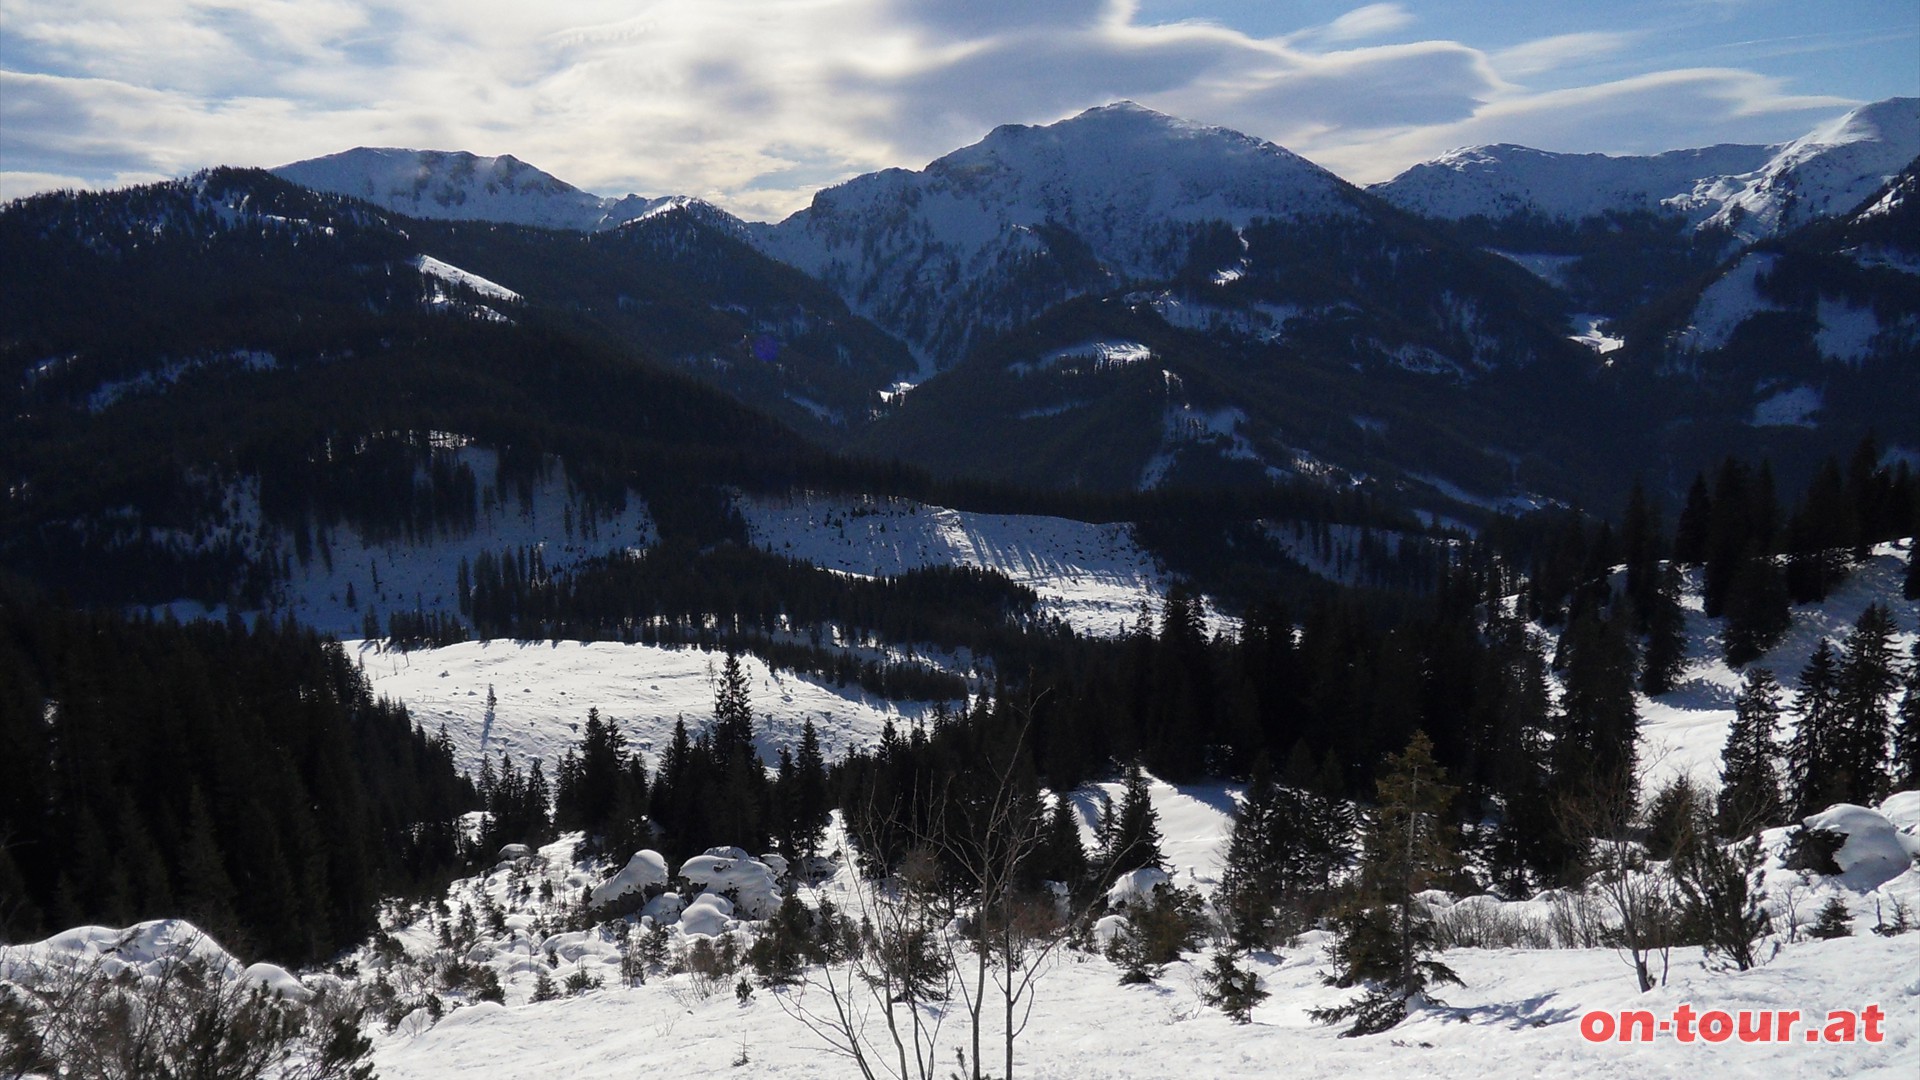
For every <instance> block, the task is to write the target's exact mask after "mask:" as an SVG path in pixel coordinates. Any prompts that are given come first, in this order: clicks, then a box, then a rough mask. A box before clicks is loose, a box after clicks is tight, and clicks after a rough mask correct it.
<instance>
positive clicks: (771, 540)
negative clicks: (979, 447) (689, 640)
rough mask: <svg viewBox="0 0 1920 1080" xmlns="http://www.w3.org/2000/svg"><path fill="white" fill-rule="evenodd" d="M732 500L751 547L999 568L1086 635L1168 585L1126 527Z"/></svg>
mask: <svg viewBox="0 0 1920 1080" xmlns="http://www.w3.org/2000/svg"><path fill="white" fill-rule="evenodd" d="M736 505H737V509H738V510H739V512H740V515H741V516H742V517H743V518H745V519H746V522H747V532H748V534H749V536H751V538H752V540H753V543H754V544H755V545H756V546H758V547H761V548H764V549H766V550H768V551H770V552H772V553H773V554H775V555H784V556H787V557H789V558H794V559H801V560H804V561H806V562H809V563H812V564H813V565H815V566H824V567H826V568H827V569H829V570H841V571H845V572H847V573H853V574H863V575H867V576H872V577H891V576H893V575H896V574H901V573H904V572H906V571H908V570H915V569H919V568H922V567H928V566H978V567H986V568H988V569H993V570H998V571H1000V572H1001V573H1003V574H1005V575H1007V576H1008V577H1009V578H1012V579H1013V580H1014V581H1016V582H1018V583H1020V584H1022V585H1026V586H1028V587H1030V588H1032V589H1033V590H1034V591H1035V592H1037V593H1039V594H1040V598H1041V602H1042V604H1043V606H1044V609H1045V610H1046V611H1047V612H1048V613H1049V614H1052V615H1057V616H1058V617H1059V618H1061V619H1062V620H1063V621H1065V622H1066V624H1067V625H1069V626H1071V627H1073V628H1074V629H1075V630H1077V631H1079V632H1080V633H1084V634H1116V633H1119V632H1121V631H1123V630H1124V629H1126V628H1127V627H1129V626H1131V625H1132V624H1133V621H1134V619H1135V617H1136V616H1137V615H1138V614H1139V611H1140V605H1141V602H1142V601H1147V602H1149V605H1150V607H1151V608H1152V610H1153V613H1154V615H1155V616H1156V618H1157V617H1158V615H1159V611H1160V602H1161V600H1162V599H1163V598H1164V597H1165V595H1166V591H1167V588H1168V585H1169V584H1170V579H1169V578H1168V575H1167V574H1166V573H1164V572H1163V571H1162V570H1161V569H1160V568H1159V566H1158V565H1156V563H1155V561H1154V559H1153V556H1151V555H1149V554H1148V553H1147V552H1146V551H1145V550H1144V549H1142V548H1141V547H1140V545H1139V544H1138V543H1137V542H1135V540H1134V539H1133V534H1132V531H1131V529H1130V528H1129V527H1128V526H1127V525H1125V524H1123V523H1108V524H1089V523H1087V522H1084V521H1073V520H1070V519H1068V518H1057V517H1041V516H1037V515H1022V514H978V513H973V512H970V511H965V510H950V509H947V508H945V507H939V506H930V505H927V504H925V503H917V502H910V501H908V500H905V499H871V498H845V497H840V496H798V497H794V498H781V499H761V498H743V499H741V500H739V502H738V503H737V504H736ZM1213 622H1214V625H1215V628H1216V629H1219V628H1224V627H1225V626H1227V625H1229V623H1228V621H1227V620H1224V619H1220V618H1217V617H1216V618H1215V619H1214V620H1213Z"/></svg>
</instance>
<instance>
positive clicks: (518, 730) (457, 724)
mask: <svg viewBox="0 0 1920 1080" xmlns="http://www.w3.org/2000/svg"><path fill="white" fill-rule="evenodd" d="M346 648H347V650H348V652H349V655H354V656H357V657H358V658H359V660H360V663H361V664H362V666H363V667H364V668H365V669H366V673H367V678H368V680H369V681H371V682H372V684H373V689H374V692H375V693H376V694H383V695H386V696H387V697H392V698H398V699H400V700H402V701H404V702H406V703H407V710H408V712H410V713H411V714H412V716H413V718H414V719H415V720H416V721H418V722H419V723H420V724H421V725H423V726H424V727H425V728H426V729H427V731H428V732H429V733H432V732H433V731H435V730H436V729H437V728H438V727H439V726H440V725H441V724H445V725H446V727H447V734H448V735H449V736H450V737H451V738H452V739H453V745H454V747H455V749H456V751H457V755H458V760H457V761H456V767H457V768H460V769H462V770H466V771H469V772H472V771H475V770H478V769H479V767H480V758H481V756H482V755H485V756H487V757H498V756H499V755H500V753H501V752H502V751H505V752H506V753H509V754H512V755H513V758H514V761H515V762H516V763H518V764H519V766H520V767H521V768H523V769H524V768H526V767H527V763H528V759H529V758H541V759H544V760H545V761H546V768H547V771H548V775H549V776H551V775H552V770H553V766H554V763H555V762H556V761H558V760H559V758H560V756H561V755H562V754H564V753H566V752H567V750H568V748H570V747H572V746H573V745H574V744H575V743H577V742H579V740H580V728H581V726H582V725H584V724H585V723H586V720H587V710H588V709H590V708H598V709H599V710H600V715H601V717H602V718H603V719H607V720H611V721H613V722H614V723H616V724H618V725H619V727H620V730H621V731H622V732H624V733H625V734H626V736H627V739H628V742H629V743H630V744H631V745H632V746H634V747H636V748H638V749H640V750H643V751H646V752H647V757H648V764H649V765H650V766H651V765H653V764H657V760H658V755H659V753H660V752H661V751H664V750H665V749H666V746H667V743H668V742H670V741H671V740H672V738H673V723H674V720H675V719H676V718H679V717H685V718H686V721H687V730H688V731H689V732H690V733H697V732H699V731H700V729H701V728H703V727H704V726H706V725H707V724H709V723H711V722H712V719H713V691H714V687H715V686H716V685H717V681H718V677H719V671H720V666H721V664H722V663H723V662H724V661H725V656H724V654H721V653H717V652H702V651H700V650H699V649H697V648H692V647H681V648H669V647H663V646H655V645H623V644H620V643H618V642H577V641H553V642H533V643H522V642H514V641H507V640H498V641H469V642H463V643H461V644H458V645H449V646H447V647H445V648H439V649H416V650H413V651H412V652H383V651H381V650H380V649H379V648H377V647H376V646H375V645H372V644H369V643H367V642H362V641H349V642H347V643H346ZM740 664H741V667H742V668H743V669H744V670H745V671H746V673H747V678H748V681H749V685H750V689H751V693H752V700H753V712H754V736H755V743H756V744H757V746H758V747H759V750H760V756H761V757H762V758H763V759H765V760H766V761H768V762H772V761H774V760H775V759H776V758H777V757H778V756H779V753H780V747H782V746H791V747H793V748H795V749H798V748H799V746H800V729H801V726H802V725H803V724H805V723H806V721H807V720H809V719H810V720H812V721H813V726H814V729H815V730H816V731H817V732H818V733H819V735H820V746H821V749H822V750H823V751H824V752H825V753H826V755H827V756H828V757H829V758H838V757H841V756H842V755H844V754H845V753H846V751H847V750H848V749H850V748H852V747H855V746H866V745H868V744H870V743H873V742H877V741H878V740H879V738H880V729H881V728H882V727H883V726H884V725H885V724H886V722H887V720H888V718H892V719H893V720H894V722H895V723H896V724H897V725H899V726H900V727H901V728H902V729H903V730H904V729H905V728H906V727H907V726H909V725H910V724H911V723H912V721H913V719H914V718H916V717H918V716H920V715H921V714H922V712H923V711H924V710H925V709H926V708H927V706H926V705H924V704H918V703H910V702H909V703H902V702H892V701H886V700H883V699H881V698H876V697H873V696H872V695H869V694H865V693H863V692H862V691H861V690H860V688H859V687H858V686H854V685H848V686H846V687H844V688H841V687H835V686H834V685H832V683H830V682H825V681H822V680H818V679H814V678H811V677H807V676H801V675H796V674H794V673H793V672H790V671H775V670H772V669H770V668H768V667H767V665H766V663H765V662H764V661H762V660H761V659H760V658H758V657H756V656H751V655H742V656H741V657H740ZM488 687H492V688H493V693H494V696H495V699H496V700H497V705H496V706H495V708H494V714H493V716H492V717H491V718H490V719H489V717H488V716H487V689H488Z"/></svg>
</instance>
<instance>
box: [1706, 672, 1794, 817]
mask: <svg viewBox="0 0 1920 1080" xmlns="http://www.w3.org/2000/svg"><path fill="white" fill-rule="evenodd" d="M1779 727H1780V683H1779V680H1777V679H1775V678H1774V675H1773V672H1772V671H1770V670H1768V669H1766V668H1760V667H1757V668H1749V669H1748V670H1747V675H1746V681H1745V682H1744V683H1742V684H1741V687H1740V695H1739V697H1737V698H1736V699H1735V700H1734V713H1733V725H1732V727H1730V728H1729V729H1728V731H1727V745H1726V749H1725V750H1724V751H1723V752H1722V753H1721V761H1722V764H1723V767H1722V769H1721V772H1720V783H1721V788H1720V810H1719V816H1720V831H1721V833H1722V834H1723V835H1725V836H1730V837H1738V836H1746V835H1748V834H1750V833H1752V832H1754V831H1756V830H1759V829H1763V828H1766V827H1768V826H1770V825H1775V824H1778V823H1779V819H1780V810H1781V803H1780V766H1779V758H1780V746H1779V742H1778V732H1779Z"/></svg>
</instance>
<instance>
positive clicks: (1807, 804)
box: [1787, 638, 1847, 817]
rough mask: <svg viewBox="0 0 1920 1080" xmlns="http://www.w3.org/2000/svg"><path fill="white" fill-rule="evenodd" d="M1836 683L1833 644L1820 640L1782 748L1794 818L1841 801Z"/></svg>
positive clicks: (1803, 674) (1795, 700) (1842, 785)
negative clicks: (1787, 736) (1789, 734)
mask: <svg viewBox="0 0 1920 1080" xmlns="http://www.w3.org/2000/svg"><path fill="white" fill-rule="evenodd" d="M1838 680H1839V673H1838V670H1837V664H1836V661H1835V659H1834V655H1833V644H1832V643H1831V642H1829V641H1828V640H1827V639H1826V638H1821V639H1820V644H1819V645H1818V646H1817V647H1815V649H1814V651H1813V655H1812V656H1811V657H1810V658H1808V660H1807V666H1806V667H1805V668H1804V669H1802V670H1801V672H1800V688H1799V690H1798V691H1797V692H1795V694H1794V698H1793V712H1794V716H1795V718H1796V722H1795V725H1794V731H1793V739H1792V740H1791V741H1790V742H1789V743H1788V745H1787V789H1788V791H1789V792H1790V794H1791V798H1790V801H1791V803H1792V804H1793V815H1794V816H1795V817H1806V816H1807V815H1808V814H1812V813H1815V812H1817V811H1819V810H1822V809H1824V808H1826V807H1827V806H1830V805H1832V804H1833V803H1836V802H1839V801H1841V799H1840V798H1839V793H1840V792H1842V791H1844V790H1845V789H1846V787H1847V781H1846V779H1845V778H1844V777H1843V776H1841V775H1840V773H1841V770H1842V769H1843V768H1844V759H1843V758H1842V753H1843V748H1842V734H1841V731H1840V705H1839V699H1838Z"/></svg>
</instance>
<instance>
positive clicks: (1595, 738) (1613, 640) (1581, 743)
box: [1553, 612, 1640, 795]
mask: <svg viewBox="0 0 1920 1080" xmlns="http://www.w3.org/2000/svg"><path fill="white" fill-rule="evenodd" d="M1560 655H1561V660H1562V662H1563V666H1564V668H1565V680H1564V682H1565V692H1564V693H1563V694H1562V695H1561V698H1560V731H1559V738H1558V739H1556V740H1555V742H1554V747H1553V754H1554V777H1555V781H1556V785H1557V786H1558V787H1559V788H1560V790H1562V791H1563V792H1570V793H1582V794H1584V793H1595V794H1607V795H1612V794H1620V793H1630V792H1631V791H1632V790H1633V785H1634V782H1635V780H1634V763H1635V758H1636V751H1635V744H1636V742H1637V740H1638V738H1639V734H1640V713H1639V708H1638V706H1637V705H1636V704H1635V703H1634V698H1633V675H1634V671H1633V667H1634V665H1633V649H1632V647H1631V646H1630V645H1629V644H1628V643H1627V637H1626V632H1625V630H1624V629H1623V628H1622V627H1621V626H1620V625H1619V622H1618V620H1615V619H1605V618H1602V617H1600V616H1599V615H1598V614H1597V613H1593V612H1589V613H1587V614H1584V615H1582V616H1580V618H1578V619H1575V620H1574V621H1573V623H1572V624H1571V625H1569V626H1568V627H1567V632H1566V634H1565V635H1564V636H1563V637H1562V639H1561V646H1560Z"/></svg>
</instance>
